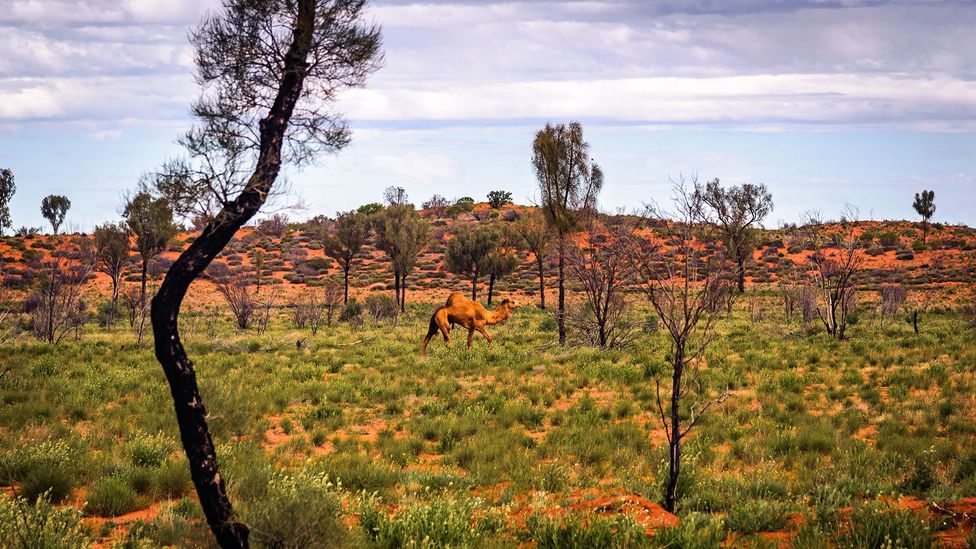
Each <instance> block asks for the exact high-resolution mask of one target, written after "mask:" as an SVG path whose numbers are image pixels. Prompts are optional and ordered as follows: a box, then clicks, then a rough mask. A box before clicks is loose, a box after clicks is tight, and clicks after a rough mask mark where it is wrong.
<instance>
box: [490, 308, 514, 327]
mask: <svg viewBox="0 0 976 549" xmlns="http://www.w3.org/2000/svg"><path fill="white" fill-rule="evenodd" d="M510 316H512V310H511V309H509V308H508V305H507V304H506V305H499V306H498V308H497V309H495V310H494V311H490V312H489V313H488V317H489V318H488V324H498V323H499V322H502V321H503V320H508V317H510Z"/></svg>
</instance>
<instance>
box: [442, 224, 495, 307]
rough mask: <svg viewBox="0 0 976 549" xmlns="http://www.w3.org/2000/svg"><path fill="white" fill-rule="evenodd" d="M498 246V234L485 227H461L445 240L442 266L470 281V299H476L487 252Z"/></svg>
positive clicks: (485, 269) (484, 270) (485, 264)
mask: <svg viewBox="0 0 976 549" xmlns="http://www.w3.org/2000/svg"><path fill="white" fill-rule="evenodd" d="M497 246H498V234H497V233H495V232H494V231H492V230H490V229H488V228H487V227H478V228H477V229H463V230H461V231H459V232H458V233H457V234H455V235H454V237H453V238H451V239H450V240H448V241H447V251H446V252H445V253H444V267H445V268H446V269H447V270H448V271H450V272H452V273H454V274H456V275H459V276H463V277H465V278H467V279H468V280H470V281H471V300H472V301H477V299H478V280H479V279H480V278H481V277H482V276H483V275H484V274H485V272H486V271H487V270H488V257H489V253H490V252H491V251H492V250H493V249H495V248H496V247H497Z"/></svg>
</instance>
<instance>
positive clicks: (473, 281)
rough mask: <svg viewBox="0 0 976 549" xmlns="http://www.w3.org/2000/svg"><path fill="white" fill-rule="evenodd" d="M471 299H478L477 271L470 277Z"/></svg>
mask: <svg viewBox="0 0 976 549" xmlns="http://www.w3.org/2000/svg"><path fill="white" fill-rule="evenodd" d="M471 301H478V271H475V272H474V276H472V277H471Z"/></svg>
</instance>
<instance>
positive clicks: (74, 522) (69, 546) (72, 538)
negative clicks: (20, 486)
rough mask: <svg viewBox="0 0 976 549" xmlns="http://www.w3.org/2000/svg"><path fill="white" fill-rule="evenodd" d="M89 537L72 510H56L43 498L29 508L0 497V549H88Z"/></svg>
mask: <svg viewBox="0 0 976 549" xmlns="http://www.w3.org/2000/svg"><path fill="white" fill-rule="evenodd" d="M92 537H93V536H92V535H91V532H89V531H88V529H87V528H85V526H84V524H83V523H82V521H81V513H80V512H78V511H77V510H75V509H72V508H70V507H65V508H63V509H57V508H56V507H55V506H54V505H53V504H52V503H51V502H50V501H49V500H48V499H47V498H43V497H42V498H38V499H37V500H36V501H35V502H34V503H33V504H31V503H30V502H28V501H27V500H26V499H24V498H16V499H11V498H10V497H8V496H0V547H4V548H9V549H76V548H77V549H81V548H87V547H89V546H90V545H91V542H92Z"/></svg>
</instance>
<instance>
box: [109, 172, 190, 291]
mask: <svg viewBox="0 0 976 549" xmlns="http://www.w3.org/2000/svg"><path fill="white" fill-rule="evenodd" d="M122 217H124V218H125V222H126V225H127V226H128V227H129V231H130V232H131V233H132V234H133V235H134V236H135V248H136V251H137V252H139V256H140V260H141V261H142V269H141V272H140V277H139V281H140V290H139V301H140V302H141V303H143V304H145V303H146V283H147V281H148V279H149V263H150V262H151V261H152V260H153V258H155V257H156V256H158V255H159V254H161V253H163V252H164V251H166V245H167V243H168V242H169V241H170V239H171V238H173V237H174V236H176V233H177V231H178V230H179V228H178V227H177V226H176V224H175V223H173V210H172V209H170V206H169V202H168V201H167V200H166V199H165V198H162V197H154V196H153V195H152V194H150V193H149V191H148V190H145V189H143V190H140V191H139V192H137V193H136V194H134V195H132V196H131V197H129V199H128V200H127V201H126V204H125V208H124V209H123V210H122Z"/></svg>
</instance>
